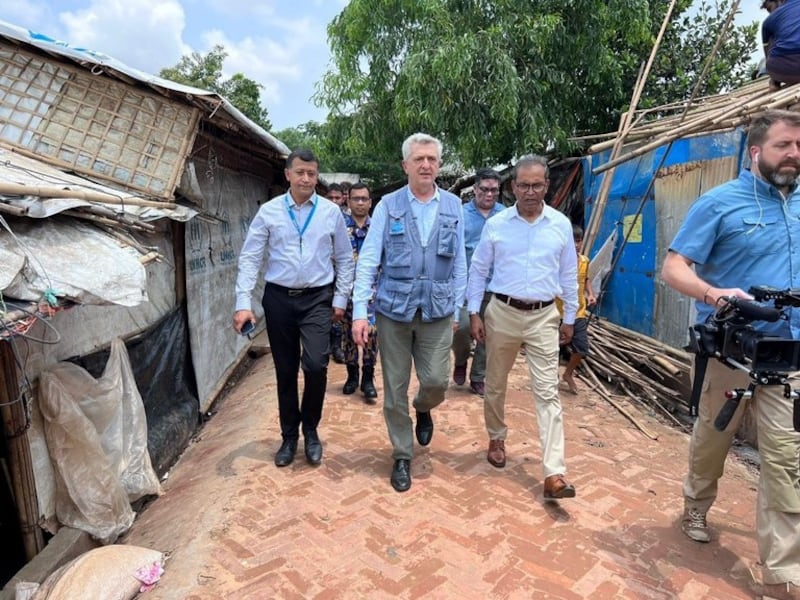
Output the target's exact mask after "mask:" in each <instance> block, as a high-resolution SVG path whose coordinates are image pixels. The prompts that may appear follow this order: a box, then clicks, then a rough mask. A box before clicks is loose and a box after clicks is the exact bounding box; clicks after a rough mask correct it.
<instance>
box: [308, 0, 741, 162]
mask: <svg viewBox="0 0 800 600" xmlns="http://www.w3.org/2000/svg"><path fill="white" fill-rule="evenodd" d="M729 1H730V0H719V4H718V7H717V8H718V10H717V13H715V14H712V12H711V10H710V8H709V7H707V6H706V7H705V8H703V9H701V11H700V13H701V14H700V16H699V17H697V18H693V19H692V18H688V20H687V18H686V17H684V20H682V21H679V22H678V24H677V25H673V26H672V27H671V29H670V35H669V36H668V37H667V39H665V40H664V44H663V47H662V49H661V52H660V56H661V57H662V58H661V59H660V61H659V63H658V64H657V65H656V68H655V70H654V72H653V74H652V75H651V78H650V80H649V84H648V86H647V87H646V90H647V94H646V96H647V97H646V98H645V99H644V102H645V103H649V104H651V105H652V104H654V103H658V102H663V101H670V102H673V101H677V100H680V99H683V98H686V97H687V96H688V94H689V93H690V90H691V88H692V86H693V84H694V81H696V76H697V73H698V72H699V69H700V68H701V67H702V64H703V62H704V60H703V59H704V53H706V54H707V52H708V49H709V48H710V47H711V45H713V43H714V40H715V39H716V32H717V31H718V29H719V25H720V23H721V22H722V21H724V17H725V12H726V10H727V6H728V3H729ZM668 4H669V2H668V0H650V1H648V0H571V1H569V2H564V0H536V1H533V0H528V1H527V2H525V1H523V2H520V1H518V0H517V1H514V2H512V1H510V0H426V1H425V2H419V1H418V0H398V1H397V2H374V1H372V0H351V1H350V2H349V3H348V5H347V6H346V7H345V8H344V9H343V11H342V12H341V13H340V14H339V15H338V16H337V17H336V18H335V19H334V20H333V21H332V22H331V24H330V25H329V27H328V36H329V40H330V44H331V49H332V53H333V68H332V69H331V70H329V71H328V72H327V73H326V74H325V76H324V78H323V80H322V82H321V85H320V88H319V89H318V93H317V101H318V102H321V103H324V104H326V105H327V106H328V107H329V108H330V109H331V110H332V111H333V114H347V115H350V119H349V122H348V123H347V129H348V134H349V136H348V139H350V141H349V143H350V144H351V145H352V146H355V147H361V148H369V149H370V150H371V151H372V152H373V153H376V154H377V155H379V156H397V154H398V149H399V144H400V141H401V140H402V139H403V138H404V137H405V136H406V135H408V134H409V133H411V132H414V131H426V132H428V133H431V134H433V135H437V136H440V137H441V138H442V139H443V141H445V143H446V146H447V147H449V148H451V149H452V150H453V151H454V152H455V154H456V155H457V156H458V158H459V159H460V160H461V161H462V162H463V164H464V165H465V166H471V167H478V166H485V165H487V164H496V163H502V162H507V161H509V160H510V159H511V158H512V157H513V156H518V155H519V154H522V153H527V152H540V153H541V152H553V151H556V152H568V151H570V150H572V149H574V145H573V144H572V143H570V141H569V138H571V137H573V136H576V135H580V134H589V133H601V132H607V131H611V130H615V129H616V127H617V124H618V120H619V115H620V112H621V110H624V109H625V108H626V105H627V104H628V103H629V101H630V95H631V92H632V90H633V86H634V82H635V80H636V76H637V73H638V70H639V67H640V65H641V64H642V63H643V62H644V61H645V60H646V59H647V57H648V55H649V53H650V50H651V48H652V45H653V42H654V40H655V36H656V34H657V32H658V29H659V27H660V26H661V20H662V17H663V15H664V13H665V11H666V7H667V5H668ZM689 4H690V0H680V1H679V7H678V14H682V13H684V12H686V10H687V8H688V7H689ZM704 6H705V5H704ZM687 14H688V13H687ZM673 22H675V21H674V18H673ZM754 37H755V29H754V28H752V30H742V29H740V30H738V33H737V34H736V35H735V36H734V37H733V38H732V41H729V42H728V43H727V44H726V45H725V50H724V54H723V57H722V58H721V59H720V61H719V62H720V66H719V68H717V69H715V70H714V71H713V72H712V76H711V77H710V78H709V79H708V82H707V84H706V86H705V89H704V92H705V93H715V92H718V91H720V90H722V89H725V87H727V86H732V85H735V84H736V83H738V82H739V80H740V78H741V76H742V73H743V71H744V68H745V67H744V65H746V64H747V62H748V60H749V56H750V54H751V52H752V51H753V50H754V49H755V41H754ZM353 140H356V141H353Z"/></svg>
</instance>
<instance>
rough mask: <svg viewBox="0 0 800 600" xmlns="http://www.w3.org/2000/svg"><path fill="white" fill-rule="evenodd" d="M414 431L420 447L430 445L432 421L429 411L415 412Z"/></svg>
mask: <svg viewBox="0 0 800 600" xmlns="http://www.w3.org/2000/svg"><path fill="white" fill-rule="evenodd" d="M415 431H416V434H417V441H418V442H419V444H420V446H427V445H428V444H430V443H431V440H432V439H433V419H432V418H431V413H430V411H428V412H419V411H417V426H416V428H415Z"/></svg>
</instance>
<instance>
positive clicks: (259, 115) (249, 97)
mask: <svg viewBox="0 0 800 600" xmlns="http://www.w3.org/2000/svg"><path fill="white" fill-rule="evenodd" d="M227 56H228V53H227V52H225V48H224V47H223V46H220V45H216V46H214V48H213V49H212V50H211V51H210V52H209V53H208V54H200V53H199V52H192V53H191V54H188V55H184V56H182V57H181V59H180V60H179V61H178V64H177V65H175V66H174V67H166V68H163V69H161V72H160V73H159V77H163V78H164V79H169V80H170V81H174V82H176V83H183V84H185V85H191V86H194V87H196V88H200V89H202V90H208V91H210V92H216V93H217V94H220V95H221V96H225V98H226V99H227V100H228V101H229V102H230V103H231V104H233V105H234V106H235V107H236V108H237V109H239V110H240V111H241V112H242V113H244V114H245V115H246V116H247V117H248V118H249V119H250V120H251V121H253V122H254V123H256V124H257V125H259V126H260V127H262V128H263V129H266V130H268V131H269V130H270V129H272V123H270V120H269V113H268V112H267V109H266V108H264V107H263V106H261V90H262V89H264V86H262V85H261V84H260V83H256V82H255V81H253V80H252V79H250V78H248V77H246V76H245V75H243V74H242V73H236V74H235V75H233V77H231V78H230V79H223V78H222V65H223V63H224V62H225V58H227Z"/></svg>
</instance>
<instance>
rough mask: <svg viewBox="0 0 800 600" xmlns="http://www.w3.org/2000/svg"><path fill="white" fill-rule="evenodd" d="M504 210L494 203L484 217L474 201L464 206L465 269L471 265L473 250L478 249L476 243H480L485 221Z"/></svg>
mask: <svg viewBox="0 0 800 600" xmlns="http://www.w3.org/2000/svg"><path fill="white" fill-rule="evenodd" d="M505 209H506V207H505V206H503V205H502V204H500V203H499V202H495V204H494V206H493V207H492V210H490V211H489V214H488V215H487V216H485V217H484V216H483V213H482V212H481V211H480V210H478V207H477V206H476V205H475V200H473V201H472V202H468V203H467V204H465V205H464V246H465V247H466V250H467V269H469V266H470V264H471V263H472V254H473V253H474V252H475V248H477V247H478V242H480V241H481V232H482V231H483V226H484V225H486V221H488V220H489V219H490V218H491V217H493V216H495V215H496V214H497V213H499V212H502V211H504V210H505Z"/></svg>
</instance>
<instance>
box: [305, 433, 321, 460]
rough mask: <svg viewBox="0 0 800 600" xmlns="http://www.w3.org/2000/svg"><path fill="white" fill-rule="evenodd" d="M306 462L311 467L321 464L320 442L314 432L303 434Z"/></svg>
mask: <svg viewBox="0 0 800 600" xmlns="http://www.w3.org/2000/svg"><path fill="white" fill-rule="evenodd" d="M303 436H304V441H305V448H306V460H307V461H308V462H309V463H311V464H312V465H318V464H319V463H321V462H322V442H320V441H319V436H318V435H317V432H316V431H306V432H305V433H304V434H303Z"/></svg>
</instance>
